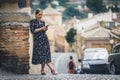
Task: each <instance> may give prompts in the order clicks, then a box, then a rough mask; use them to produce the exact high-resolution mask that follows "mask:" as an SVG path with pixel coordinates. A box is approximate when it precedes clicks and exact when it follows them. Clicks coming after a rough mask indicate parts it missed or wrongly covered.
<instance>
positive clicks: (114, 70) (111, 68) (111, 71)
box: [109, 63, 116, 74]
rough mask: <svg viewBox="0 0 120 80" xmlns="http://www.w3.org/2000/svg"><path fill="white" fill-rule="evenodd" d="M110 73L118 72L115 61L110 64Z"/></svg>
mask: <svg viewBox="0 0 120 80" xmlns="http://www.w3.org/2000/svg"><path fill="white" fill-rule="evenodd" d="M109 73H110V74H115V73H116V68H115V65H114V63H112V64H111V65H110V69H109Z"/></svg>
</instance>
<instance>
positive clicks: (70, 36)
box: [65, 28, 76, 48]
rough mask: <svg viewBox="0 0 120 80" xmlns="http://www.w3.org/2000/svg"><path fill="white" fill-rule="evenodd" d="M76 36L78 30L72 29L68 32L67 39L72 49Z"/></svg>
mask: <svg viewBox="0 0 120 80" xmlns="http://www.w3.org/2000/svg"><path fill="white" fill-rule="evenodd" d="M75 35H76V29H74V28H70V30H69V31H68V32H67V34H66V36H65V39H66V41H67V42H68V43H69V45H70V47H71V48H72V45H73V43H74V42H75V39H74V37H75Z"/></svg>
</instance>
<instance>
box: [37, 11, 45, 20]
mask: <svg viewBox="0 0 120 80" xmlns="http://www.w3.org/2000/svg"><path fill="white" fill-rule="evenodd" d="M42 14H43V12H42V11H40V12H39V13H38V14H36V18H37V19H38V20H41V18H42Z"/></svg>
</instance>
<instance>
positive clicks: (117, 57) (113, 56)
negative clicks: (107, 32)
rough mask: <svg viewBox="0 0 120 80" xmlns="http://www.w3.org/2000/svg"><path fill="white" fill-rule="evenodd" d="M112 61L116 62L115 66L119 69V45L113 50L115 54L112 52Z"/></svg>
mask: <svg viewBox="0 0 120 80" xmlns="http://www.w3.org/2000/svg"><path fill="white" fill-rule="evenodd" d="M111 57H112V59H113V61H114V62H115V65H116V67H117V69H118V68H119V66H120V62H119V59H120V45H117V46H116V47H115V48H114V49H113V52H112V56H111Z"/></svg>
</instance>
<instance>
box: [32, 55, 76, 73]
mask: <svg viewBox="0 0 120 80" xmlns="http://www.w3.org/2000/svg"><path fill="white" fill-rule="evenodd" d="M70 55H71V56H73V59H74V61H75V63H76V65H78V58H77V54H76V53H53V54H52V55H51V57H52V65H54V66H55V69H56V70H57V72H58V73H60V74H67V61H68V60H69V56H70ZM30 61H31V60H30ZM40 67H41V66H40V65H32V64H30V74H40ZM46 72H47V73H48V74H51V73H50V70H49V69H48V67H47V66H46Z"/></svg>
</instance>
